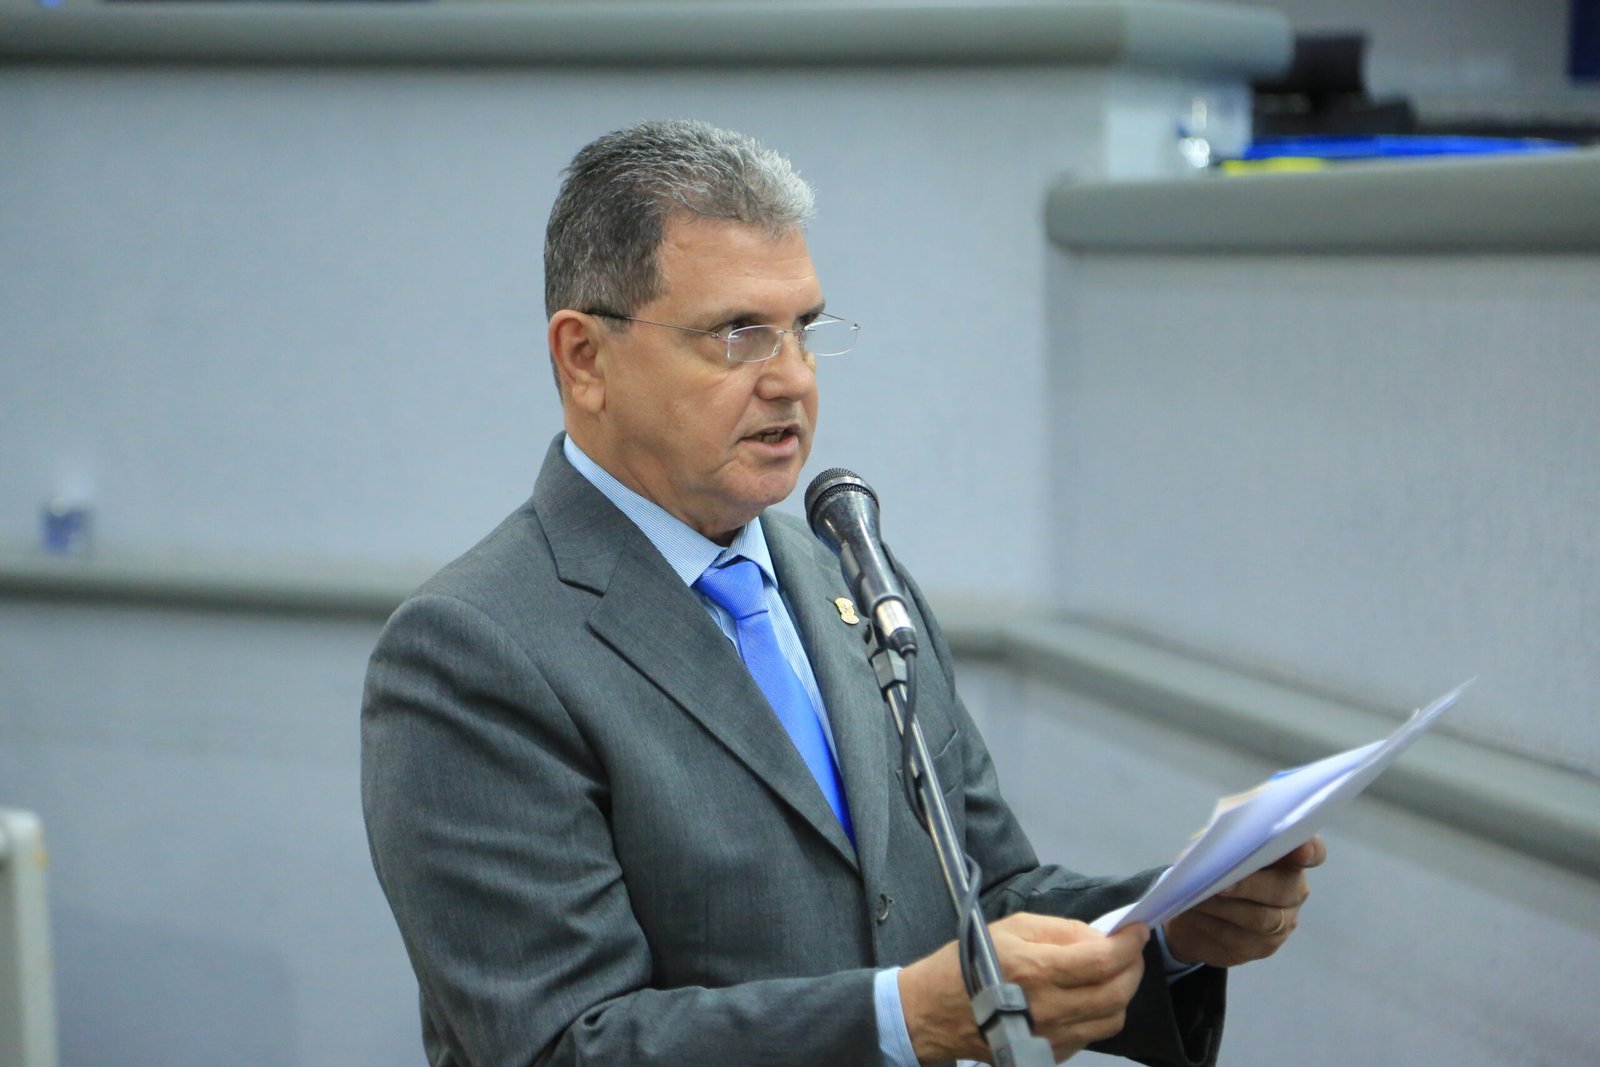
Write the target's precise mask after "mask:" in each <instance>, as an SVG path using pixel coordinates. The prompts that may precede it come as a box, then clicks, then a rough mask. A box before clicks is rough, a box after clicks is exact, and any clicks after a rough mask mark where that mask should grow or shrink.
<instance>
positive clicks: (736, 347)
mask: <svg viewBox="0 0 1600 1067" xmlns="http://www.w3.org/2000/svg"><path fill="white" fill-rule="evenodd" d="M785 332H786V331H783V330H780V329H778V328H777V327H774V326H746V327H744V328H742V329H738V330H734V331H733V332H732V333H730V334H729V335H728V357H729V358H730V359H733V360H735V361H737V362H740V363H754V362H758V361H760V360H764V359H771V358H772V357H773V356H775V355H777V354H778V348H779V346H780V345H782V343H783V335H784V333H785ZM855 340H856V326H855V324H854V323H850V322H845V321H843V320H841V319H824V320H823V321H821V322H813V323H812V324H811V325H809V326H807V327H805V328H804V329H803V330H801V331H800V333H799V341H800V345H801V347H803V348H804V349H805V350H806V351H807V352H809V353H811V354H812V355H813V356H842V355H844V354H845V353H846V352H848V351H850V349H851V348H853V347H854V346H855Z"/></svg>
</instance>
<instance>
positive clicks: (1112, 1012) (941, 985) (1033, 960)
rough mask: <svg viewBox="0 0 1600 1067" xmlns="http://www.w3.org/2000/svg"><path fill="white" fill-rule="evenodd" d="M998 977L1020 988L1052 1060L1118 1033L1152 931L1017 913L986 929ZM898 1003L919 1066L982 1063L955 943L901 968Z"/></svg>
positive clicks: (984, 1053) (983, 1051) (982, 1046)
mask: <svg viewBox="0 0 1600 1067" xmlns="http://www.w3.org/2000/svg"><path fill="white" fill-rule="evenodd" d="M989 934H990V936H991V937H992V938H993V940H994V950H995V956H996V957H997V958H998V959H999V961H1000V972H1001V974H1003V975H1004V976H1005V978H1006V981H1008V982H1014V983H1016V984H1017V985H1019V986H1021V987H1022V991H1023V992H1024V993H1025V994H1027V997H1028V1007H1029V1010H1030V1011H1031V1013H1032V1015H1033V1032H1034V1033H1035V1034H1037V1035H1038V1036H1039V1037H1042V1038H1044V1039H1045V1040H1047V1041H1049V1042H1050V1047H1051V1048H1052V1049H1053V1050H1054V1052H1055V1056H1056V1060H1057V1061H1058V1062H1059V1061H1060V1060H1064V1059H1066V1058H1067V1057H1068V1056H1070V1055H1072V1054H1073V1053H1075V1052H1077V1051H1079V1050H1080V1049H1082V1048H1083V1047H1084V1046H1085V1045H1087V1044H1089V1043H1090V1042H1093V1041H1101V1040H1104V1039H1105V1038H1108V1037H1111V1036H1113V1035H1115V1034H1116V1033H1118V1032H1119V1031H1121V1029H1122V1025H1123V1013H1124V1011H1125V1010H1126V1009H1127V1007H1128V1001H1130V1000H1132V999H1133V994H1134V992H1135V991H1136V990H1137V989H1138V988H1139V979H1140V978H1141V977H1142V976H1143V974H1144V956H1143V950H1144V944H1145V942H1146V941H1148V940H1149V939H1150V929H1149V927H1146V926H1142V925H1134V926H1130V927H1128V928H1127V929H1126V930H1121V931H1118V932H1117V933H1116V934H1115V935H1113V936H1111V937H1105V936H1103V935H1101V934H1100V933H1098V932H1096V931H1094V930H1091V929H1090V928H1089V927H1087V926H1085V925H1084V924H1083V923H1080V922H1076V921H1074V920H1071V919H1055V918H1050V917H1047V916H1043V915H1030V914H1026V913H1023V914H1018V915H1012V916H1008V917H1007V918H1004V919H1001V920H1000V921H999V922H995V923H991V924H990V925H989ZM899 978H900V1004H901V1008H902V1010H904V1012H905V1017H906V1030H907V1032H909V1033H910V1035H911V1047H912V1049H913V1050H914V1051H915V1052H916V1054H917V1059H918V1060H919V1061H921V1062H923V1063H930V1062H938V1061H940V1060H950V1059H957V1058H963V1059H979V1060H987V1059H988V1057H989V1046H988V1045H987V1044H986V1043H985V1042H984V1040H983V1037H982V1035H981V1034H979V1033H978V1027H977V1024H976V1023H975V1022H974V1021H973V1018H972V1002H971V1001H970V1000H968V999H967V994H966V991H965V990H964V989H963V988H962V985H961V964H960V961H959V960H958V959H957V956H956V946H955V944H954V943H952V944H949V945H946V946H945V947H944V948H942V949H940V950H939V951H938V952H935V953H934V954H933V955H931V956H928V957H926V958H924V959H921V960H918V961H917V962H916V963H913V964H911V965H910V966H908V967H905V968H903V969H902V970H901V971H900V976H899Z"/></svg>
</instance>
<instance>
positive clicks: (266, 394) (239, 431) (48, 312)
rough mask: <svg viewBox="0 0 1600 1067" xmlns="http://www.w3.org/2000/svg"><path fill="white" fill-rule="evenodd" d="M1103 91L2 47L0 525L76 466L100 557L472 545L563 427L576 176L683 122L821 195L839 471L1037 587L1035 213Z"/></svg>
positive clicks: (973, 555) (825, 421) (936, 553)
mask: <svg viewBox="0 0 1600 1067" xmlns="http://www.w3.org/2000/svg"><path fill="white" fill-rule="evenodd" d="M1089 79H1090V76H1089V75H1080V74H1073V73H1070V72H1062V71H1049V70H1028V69H1025V68H1024V69H1008V70H1003V71H997V70H985V69H954V70H938V71H927V70H920V71H912V72H894V73H881V74H880V73H873V72H861V71H839V70H831V71H828V72H825V73H819V74H803V73H794V72H780V71H770V72H764V73H761V74H760V75H759V76H754V77H752V76H747V75H738V74H699V73H672V72H662V71H651V72H632V73H630V72H625V71H615V70H611V71H601V72H589V73H576V72H566V73H563V72H548V71H546V72H512V71H504V72H481V71H478V72H420V73H419V72H405V71H358V72H346V71H305V72H294V71H274V72H261V71H249V70H206V69H197V70H157V69H151V70H115V69H111V70H92V71H85V70H55V69H44V70H29V69H23V68H16V67H12V68H8V69H4V70H0V99H3V100H4V107H3V108H0V116H3V117H0V122H3V123H4V130H3V134H0V152H4V154H5V156H4V159H3V161H0V203H3V204H5V205H6V210H5V213H4V214H3V215H0V242H3V244H0V247H4V249H5V255H4V257H3V258H0V321H4V322H5V323H6V324H7V325H6V330H5V340H4V343H3V348H0V359H3V360H4V363H5V369H6V378H7V381H8V392H9V394H10V397H11V398H12V399H11V401H10V403H8V408H9V409H10V410H8V413H7V414H8V417H7V418H6V420H5V421H4V424H3V425H0V454H4V455H6V456H7V457H9V459H8V462H6V463H5V464H4V465H3V467H0V501H4V502H5V503H4V505H3V506H0V541H3V542H8V543H31V542H32V541H33V540H34V539H35V537H36V533H35V528H36V524H37V517H36V510H35V509H36V507H37V505H38V503H39V502H40V501H41V500H42V499H43V498H44V497H46V496H48V495H50V494H51V493H53V492H56V491H58V487H59V486H61V485H63V484H67V485H70V484H72V483H74V482H77V481H83V482H87V483H89V484H91V485H92V486H93V496H94V503H95V506H96V520H97V523H98V537H99V539H100V541H101V543H102V544H104V545H107V546H121V547H136V548H153V549H162V550H166V549H186V548H193V549H199V550H204V551H206V552H228V551H233V550H238V551H246V552H260V553H271V554H275V555H284V554H289V555H294V554H317V555H328V556H334V557H338V556H351V557H357V558H362V559H375V560H401V561H407V562H409V561H412V560H425V561H439V562H442V561H444V560H446V559H448V558H450V557H451V556H453V555H454V554H456V553H457V552H459V551H461V550H463V549H465V548H466V547H467V546H469V545H470V544H471V543H472V541H473V540H475V539H476V537H477V536H478V535H479V534H480V533H482V532H483V531H485V530H486V529H487V528H488V527H489V526H490V525H492V523H493V522H494V521H495V520H497V519H498V518H499V517H500V516H501V515H503V514H504V513H506V512H507V511H509V510H511V508H513V507H514V506H516V505H517V504H518V503H520V502H521V501H522V500H523V499H524V498H525V497H526V495H527V493H528V491H529V489H530V488H531V485H532V478H533V475H534V473H535V471H536V469H537V464H538V462H539V460H540V459H541V458H542V456H543V450H544V447H545V445H546V443H547V442H548V440H549V439H550V437H551V436H552V435H553V434H554V433H555V432H556V431H557V430H558V429H559V427H560V423H559V412H558V409H557V405H556V402H555V396H554V389H553V386H552V384H551V382H550V378H549V371H548V367H547V363H546V357H545V353H544V347H543V322H544V314H543V307H542V293H543V290H542V285H543V282H542V272H541V268H540V256H541V249H542V241H543V227H544V220H545V215H546V213H547V211H548V206H549V203H550V200H551V198H552V197H553V195H554V192H555V188H556V184H557V182H558V180H559V171H560V169H561V168H562V167H563V166H564V165H565V163H566V161H567V160H568V159H570V158H571V156H572V153H573V152H575V151H576V150H577V148H578V147H580V146H581V145H582V144H584V143H585V142H586V141H588V140H589V139H590V138H592V137H593V136H596V135H597V134H599V133H601V132H604V131H606V130H609V129H614V128H617V127H619V126H622V125H625V124H627V123H630V122H633V121H636V120H638V119H641V118H646V117H660V116H668V117H671V116H680V115H692V116H700V117H705V118H707V119H709V120H711V121H714V122H717V123H721V124H724V125H727V126H730V127H733V128H737V129H741V130H746V131H749V132H751V133H753V134H756V135H758V136H762V137H765V138H767V139H769V140H770V141H771V142H772V143H773V144H775V145H779V146H781V147H782V148H783V149H784V150H785V151H786V152H788V153H789V154H790V155H792V157H793V158H794V159H795V160H796V161H797V164H798V166H799V167H800V168H801V170H802V172H803V173H804V174H805V175H806V176H808V177H809V178H811V179H812V180H813V181H814V183H815V184H816V186H817V188H818V191H819V199H820V216H819V218H818V221H817V223H816V225H815V227H814V229H813V234H812V246H813V254H814V257H815V259H816V260H817V263H818V268H819V271H820V272H821V276H822V278H823V283H824V285H825V287H826V290H827V293H828V297H829V300H830V304H831V306H832V307H834V308H837V309H838V310H839V311H840V312H841V313H843V314H846V315H849V316H852V317H856V318H858V319H859V320H860V321H861V322H862V324H863V329H862V338H861V343H860V347H859V349H858V351H857V352H855V353H852V354H851V355H850V356H849V357H848V358H847V359H844V360H840V361H838V362H836V363H828V364H826V365H825V366H824V370H823V374H824V380H823V391H824V402H823V407H822V423H821V434H820V437H819V441H818V444H817V449H816V460H815V462H814V463H813V466H814V467H815V469H817V470H820V469H822V468H824V467H828V466H837V465H843V466H850V467H852V468H855V469H858V470H859V471H860V472H861V473H862V474H863V475H865V476H866V477H867V478H868V480H869V481H872V482H873V483H874V484H875V485H876V486H878V487H879V489H880V490H881V491H882V492H883V493H884V497H885V499H886V501H888V502H889V505H888V511H889V519H888V522H889V524H890V528H891V529H892V530H893V536H894V539H895V541H896V543H897V544H898V545H899V546H900V547H901V548H902V550H903V551H905V552H906V553H907V554H908V555H909V556H912V557H915V558H921V559H927V560H934V559H943V560H949V561H951V569H950V572H949V578H950V579H951V580H953V581H955V582H957V583H958V584H960V585H963V586H968V587H971V588H974V589H985V588H989V587H993V586H1000V587H1008V588H1010V589H1011V590H1014V591H1022V590H1024V589H1025V588H1026V584H1025V580H1024V579H1023V578H1022V575H1026V574H1032V573H1037V572H1038V570H1039V569H1040V568H1042V567H1043V566H1044V564H1045V560H1044V556H1043V553H1042V550H1041V542H1040V539H1039V537H1038V535H1037V531H1038V530H1039V529H1040V526H1041V520H1042V518H1043V512H1042V509H1041V508H1040V506H1039V503H1038V501H1037V499H1036V498H1035V497H1033V496H1031V495H1029V494H1023V493H1018V492H1016V487H1018V486H1027V485H1036V484H1038V482H1039V481H1040V479H1041V478H1042V476H1043V470H1044V468H1043V461H1044V457H1043V456H1042V454H1041V453H1040V451H1039V449H1038V447H1037V442H1038V441H1039V440H1040V439H1041V436H1042V433H1043V428H1044V419H1045V411H1044V406H1043V385H1044V376H1043V356H1042V353H1043V349H1044V345H1045V341H1044V337H1043V305H1044V301H1045V299H1046V294H1045V292H1044V290H1043V287H1042V285H1041V277H1042V265H1043V262H1044V258H1045V255H1046V252H1045V242H1044V237H1043V233H1042V229H1041V226H1040V222H1039V217H1040V204H1041V200H1042V189H1043V187H1044V184H1045V183H1046V181H1047V180H1048V179H1049V178H1050V177H1052V176H1053V175H1055V174H1057V173H1059V172H1060V171H1062V170H1065V169H1070V168H1078V169H1084V170H1087V171H1089V172H1091V173H1099V172H1101V170H1102V160H1101V156H1102V154H1103V150H1102V148H1101V146H1100V140H1099V118H1098V112H1097V110H1096V108H1095V107H1094V105H1093V104H1091V103H1085V102H1083V101H1082V100H1081V99H1080V98H1078V97H1077V96H1075V95H1074V91H1075V90H1078V89H1082V88H1083V86H1084V85H1085V84H1086V83H1087V82H1088V80H1089ZM885 426H893V427H897V428H898V429H897V431H896V432H897V434H898V435H899V439H900V440H901V441H903V442H904V443H905V446H906V447H908V448H909V449H911V450H913V451H915V452H918V453H920V455H921V458H920V459H919V461H917V462H915V463H906V462H904V461H903V460H902V459H900V458H899V455H898V452H899V450H898V449H895V448H892V447H890V446H889V445H888V435H886V434H885V432H884V427H885ZM997 467H1003V468H1004V469H1005V470H1006V471H1007V476H1006V477H1004V478H995V477H993V476H992V475H990V474H989V473H988V472H990V471H992V470H993V469H995V468H997ZM956 485H960V486H963V492H962V494H961V498H960V499H959V500H957V499H953V498H952V495H951V493H950V490H951V488H952V487H953V486H956ZM910 515H917V516H919V517H921V518H923V519H925V520H926V521H923V522H920V523H916V524H913V523H911V522H910V521H909V520H907V519H905V518H904V517H905V516H910ZM897 517H900V521H898V522H897V521H896V518H897ZM957 518H959V520H960V521H959V523H957V522H955V521H954V520H956V519H957ZM980 546H983V547H985V548H986V549H987V550H986V551H983V552H979V551H977V549H978V548H979V547H980ZM1001 561H1005V562H1004V563H1002V562H1001Z"/></svg>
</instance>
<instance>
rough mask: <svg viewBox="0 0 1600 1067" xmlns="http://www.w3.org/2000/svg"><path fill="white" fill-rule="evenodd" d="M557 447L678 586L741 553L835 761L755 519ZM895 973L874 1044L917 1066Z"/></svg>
mask: <svg viewBox="0 0 1600 1067" xmlns="http://www.w3.org/2000/svg"><path fill="white" fill-rule="evenodd" d="M561 450H562V453H563V454H564V455H565V456H566V457H567V462H568V463H571V464H572V466H573V468H574V469H575V470H577V472H578V473H579V474H581V475H583V477H584V478H585V479H587V480H588V482H589V484H591V485H593V486H594V487H595V488H596V489H598V490H600V492H601V494H602V495H604V496H605V498H606V499H607V500H609V501H611V502H612V503H613V504H615V505H616V506H617V510H619V511H621V512H622V513H623V514H624V515H626V516H627V517H628V518H629V519H630V520H632V522H633V524H634V525H635V526H637V527H639V529H640V530H641V531H643V533H644V535H645V536H646V537H648V538H649V539H650V543H651V544H653V545H655V546H656V550H657V551H659V552H660V553H661V555H662V556H663V557H665V559H666V561H667V566H669V567H671V568H672V570H673V573H674V574H676V575H677V576H678V577H679V578H681V579H682V580H683V584H684V585H686V586H690V587H693V585H694V583H695V580H696V579H697V578H699V577H700V575H702V574H704V573H705V571H706V568H707V567H710V566H711V565H712V564H714V563H718V562H720V561H722V560H723V559H724V558H727V557H731V556H743V557H744V558H745V559H748V560H750V561H752V562H753V563H755V564H756V566H758V567H760V568H761V574H762V577H763V578H764V579H765V581H764V582H763V583H762V584H763V593H764V594H765V597H766V602H767V612H768V614H769V616H770V617H771V620H772V628H773V630H774V632H776V634H777V635H778V647H779V648H780V649H782V650H783V658H784V659H785V660H787V661H788V663H789V666H790V667H792V668H793V669H794V673H795V674H796V676H798V677H799V679H800V684H801V686H802V687H803V688H804V689H805V691H806V695H807V696H809V697H810V698H811V706H812V707H813V708H814V709H816V712H817V718H818V719H820V720H821V721H822V732H823V733H824V734H825V735H826V736H827V738H828V748H829V749H830V750H833V753H834V756H833V758H834V761H835V762H837V761H838V759H839V754H838V751H837V749H835V746H834V743H833V729H832V727H831V726H830V725H829V723H828V713H827V709H826V708H825V707H823V704H822V692H821V690H819V689H818V688H817V676H816V675H815V674H814V673H813V672H812V670H811V661H810V660H808V659H807V658H806V652H805V646H804V645H802V644H801V643H800V632H799V630H797V629H796V628H795V625H794V619H793V618H792V617H791V616H790V615H789V608H788V606H787V605H785V604H784V602H783V595H782V593H781V592H780V591H779V589H778V576H777V573H776V572H775V571H773V569H772V554H771V553H770V552H768V551H767V538H766V535H765V534H764V533H762V532H761V520H760V519H759V518H756V519H752V520H751V521H750V523H749V525H747V526H745V527H744V529H742V530H740V531H739V533H738V535H737V536H736V537H734V539H733V543H732V544H730V545H728V547H726V548H724V547H722V546H721V545H719V544H717V543H716V542H715V541H711V540H709V539H707V538H706V537H704V536H702V535H701V534H700V533H699V532H698V531H696V530H693V529H691V528H690V527H689V526H688V525H687V524H685V523H684V522H683V521H682V520H680V519H678V518H677V517H675V516H673V515H672V514H670V513H669V512H668V511H667V510H666V509H665V508H663V507H662V506H661V505H659V504H657V503H655V502H654V501H651V500H647V499H645V498H644V497H642V496H640V495H639V494H638V493H635V492H634V491H633V490H632V489H629V488H628V487H627V486H625V485H623V484H622V483H621V482H619V481H617V479H616V478H615V477H613V476H612V475H611V474H610V472H608V471H607V470H606V469H605V468H604V467H601V466H600V465H599V464H598V463H596V462H595V461H594V460H592V459H590V458H589V457H588V456H587V455H585V454H584V451H583V449H581V448H579V447H578V446H577V445H576V444H574V443H573V441H572V438H571V437H567V438H565V439H564V440H563V441H562V445H561ZM700 602H701V603H702V604H703V605H705V609H706V612H707V613H708V614H710V616H711V618H712V619H713V620H715V622H716V624H717V627H718V628H719V629H721V631H722V634H723V636H724V637H726V638H727V639H728V640H729V641H731V642H733V644H734V646H735V647H738V644H739V637H738V628H737V625H736V623H735V622H734V619H733V616H731V615H729V614H728V612H727V611H725V610H724V609H723V608H722V607H721V606H719V605H718V604H716V603H715V602H713V601H712V600H711V599H710V598H709V597H706V596H703V595H702V596H701V597H700ZM846 799H848V798H846ZM1156 937H1157V941H1158V943H1159V944H1160V946H1161V953H1162V956H1163V957H1164V958H1165V960H1166V963H1167V975H1168V979H1169V980H1171V979H1174V978H1178V977H1181V976H1182V975H1185V974H1188V973H1189V972H1190V971H1192V970H1194V969H1195V967H1197V966H1198V964H1196V965H1194V966H1186V965H1184V964H1181V963H1178V962H1177V961H1176V960H1174V959H1173V958H1172V956H1171V954H1170V953H1168V952H1167V946H1166V941H1165V939H1164V938H1163V937H1162V936H1161V931H1159V930H1157V931H1156ZM899 974H900V968H898V967H888V968H885V969H883V970H881V971H879V972H878V973H877V975H876V976H875V977H874V979H873V986H872V993H873V1007H874V1010H875V1011H876V1014H877V1020H878V1048H879V1050H880V1051H881V1052H882V1053H883V1062H884V1064H885V1067H917V1057H916V1054H915V1053H914V1052H913V1051H912V1048H911V1035H910V1033H908V1032H907V1030H906V1018H905V1010H904V1009H903V1008H902V1007H901V1004H900V984H899V981H898V978H899Z"/></svg>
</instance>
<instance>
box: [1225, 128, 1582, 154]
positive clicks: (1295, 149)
mask: <svg viewBox="0 0 1600 1067" xmlns="http://www.w3.org/2000/svg"><path fill="white" fill-rule="evenodd" d="M1574 147H1576V146H1574V145H1570V144H1566V143H1565V142H1562V141H1545V140H1540V139H1538V138H1533V137H1466V136H1447V137H1426V136H1415V137H1413V136H1406V135H1403V134H1382V135H1378V136H1370V135H1353V136H1348V137H1263V138H1262V139H1261V140H1259V141H1256V142H1255V143H1254V144H1252V145H1251V146H1250V147H1249V148H1247V149H1245V150H1244V152H1242V153H1241V154H1240V155H1239V157H1238V158H1240V159H1281V158H1283V157H1286V156H1293V157H1298V158H1310V159H1400V158H1405V157H1410V156H1485V155H1496V154H1502V153H1508V152H1520V153H1524V154H1526V153H1531V152H1565V151H1567V150H1569V149H1571V148H1574Z"/></svg>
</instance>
